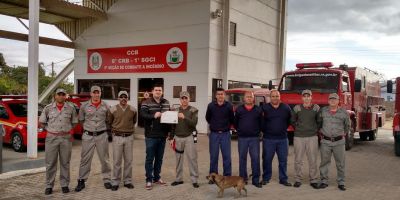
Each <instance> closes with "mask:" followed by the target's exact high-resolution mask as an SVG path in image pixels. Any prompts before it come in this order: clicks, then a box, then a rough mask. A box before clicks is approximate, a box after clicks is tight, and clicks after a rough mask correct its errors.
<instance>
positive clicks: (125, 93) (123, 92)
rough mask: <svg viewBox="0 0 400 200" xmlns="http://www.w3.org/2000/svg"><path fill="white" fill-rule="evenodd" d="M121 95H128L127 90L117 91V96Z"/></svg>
mask: <svg viewBox="0 0 400 200" xmlns="http://www.w3.org/2000/svg"><path fill="white" fill-rule="evenodd" d="M121 95H126V97H129V95H128V92H127V91H125V90H122V91H119V92H118V97H120V96H121Z"/></svg>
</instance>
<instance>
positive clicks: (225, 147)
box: [208, 131, 232, 176]
mask: <svg viewBox="0 0 400 200" xmlns="http://www.w3.org/2000/svg"><path fill="white" fill-rule="evenodd" d="M208 137H209V143H210V174H211V173H217V174H218V158H219V149H220V148H221V153H222V163H223V168H224V174H223V175H224V176H231V175H232V159H231V134H230V132H229V131H227V132H222V133H218V132H211V133H210V135H209V136H208Z"/></svg>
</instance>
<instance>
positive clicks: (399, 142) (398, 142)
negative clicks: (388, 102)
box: [388, 77, 400, 156]
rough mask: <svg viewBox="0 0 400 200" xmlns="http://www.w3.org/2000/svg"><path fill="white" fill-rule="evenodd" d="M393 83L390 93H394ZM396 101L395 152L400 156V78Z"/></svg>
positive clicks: (390, 86) (389, 85) (389, 86)
mask: <svg viewBox="0 0 400 200" xmlns="http://www.w3.org/2000/svg"><path fill="white" fill-rule="evenodd" d="M392 86H393V82H392V81H388V93H392ZM395 98H396V100H395V106H394V117H393V137H394V152H395V154H396V156H400V77H397V78H396V97H395Z"/></svg>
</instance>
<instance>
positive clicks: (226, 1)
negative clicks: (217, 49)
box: [221, 0, 230, 89]
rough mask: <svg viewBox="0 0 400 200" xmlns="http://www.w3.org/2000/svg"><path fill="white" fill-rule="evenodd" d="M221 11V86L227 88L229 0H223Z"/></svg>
mask: <svg viewBox="0 0 400 200" xmlns="http://www.w3.org/2000/svg"><path fill="white" fill-rule="evenodd" d="M222 10H223V13H222V67H221V68H222V69H221V75H222V76H221V78H222V87H223V88H224V89H228V73H229V69H228V67H229V11H230V7H229V0H224V1H223V9H222Z"/></svg>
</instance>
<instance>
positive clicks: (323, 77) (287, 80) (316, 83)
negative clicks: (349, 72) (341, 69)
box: [280, 73, 339, 93]
mask: <svg viewBox="0 0 400 200" xmlns="http://www.w3.org/2000/svg"><path fill="white" fill-rule="evenodd" d="M338 83H339V76H338V74H336V73H296V74H287V75H285V76H284V77H283V81H282V85H281V86H280V87H281V89H280V91H281V92H298V93H300V92H301V91H303V90H305V89H308V90H312V91H316V92H321V93H332V92H337V90H338V85H339V84H338Z"/></svg>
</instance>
